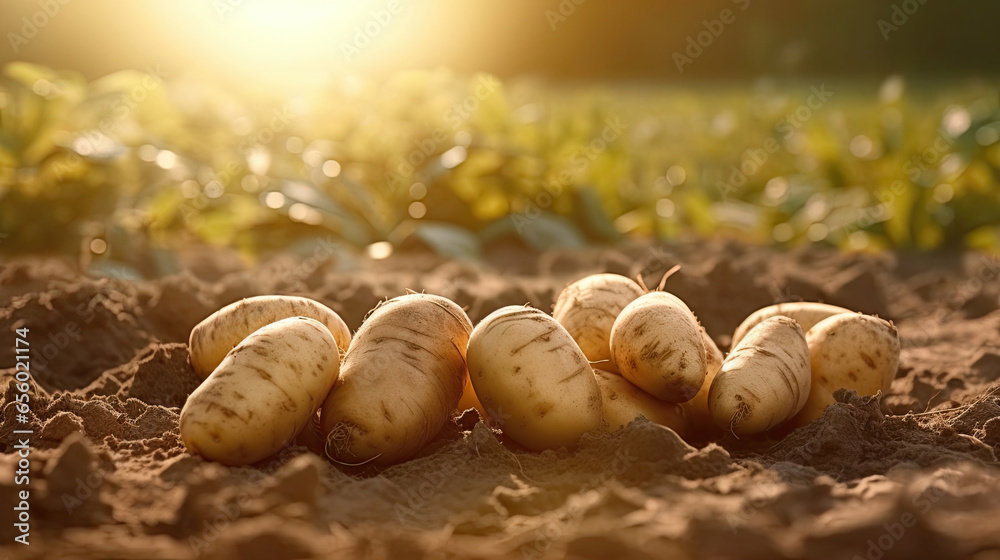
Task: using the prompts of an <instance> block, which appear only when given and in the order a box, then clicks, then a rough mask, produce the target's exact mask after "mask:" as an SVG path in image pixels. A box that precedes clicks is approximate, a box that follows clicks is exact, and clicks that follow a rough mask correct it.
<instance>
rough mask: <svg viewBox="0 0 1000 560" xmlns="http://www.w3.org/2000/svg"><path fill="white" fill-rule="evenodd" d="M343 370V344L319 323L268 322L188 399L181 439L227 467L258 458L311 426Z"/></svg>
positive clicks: (296, 319) (298, 320) (304, 320)
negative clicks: (341, 355) (338, 347)
mask: <svg viewBox="0 0 1000 560" xmlns="http://www.w3.org/2000/svg"><path fill="white" fill-rule="evenodd" d="M339 371H340V357H339V355H338V352H337V343H336V341H335V340H334V338H333V335H331V334H330V331H329V329H327V327H326V326H325V325H323V324H322V323H320V322H319V321H316V320H314V319H310V318H307V317H293V318H289V319H282V320H280V321H276V322H273V323H271V324H268V325H265V326H263V327H261V328H260V329H258V330H256V331H254V332H253V333H251V334H250V336H248V337H246V339H244V340H243V341H242V342H240V343H239V344H238V345H237V346H236V348H234V349H233V350H232V351H231V352H230V353H229V354H228V355H227V356H226V357H225V359H224V360H222V363H221V364H219V367H218V368H216V370H215V371H214V372H212V375H210V376H209V377H208V379H206V380H205V382H204V383H202V384H201V385H200V386H199V387H198V388H197V389H195V390H194V392H193V393H191V395H190V396H189V397H188V399H187V402H185V403H184V408H183V409H182V410H181V416H180V432H181V439H182V440H183V441H184V445H185V446H186V447H187V449H188V451H189V452H191V453H192V454H196V455H201V456H202V457H204V458H205V459H209V460H212V461H218V462H220V463H223V464H226V465H248V464H251V463H254V462H257V461H260V460H261V459H264V458H266V457H268V456H270V455H272V454H274V453H276V452H278V451H279V450H280V449H281V448H282V447H284V446H285V445H286V444H288V443H289V442H291V441H292V440H294V439H295V437H296V436H297V435H298V434H299V432H301V431H302V429H303V428H304V427H306V426H307V425H308V424H309V422H310V420H311V419H312V418H313V415H314V413H315V412H316V409H317V408H318V407H319V405H320V403H322V402H323V397H325V396H326V394H327V392H328V391H329V390H330V387H332V386H333V384H334V382H335V381H336V380H337V375H338V373H339Z"/></svg>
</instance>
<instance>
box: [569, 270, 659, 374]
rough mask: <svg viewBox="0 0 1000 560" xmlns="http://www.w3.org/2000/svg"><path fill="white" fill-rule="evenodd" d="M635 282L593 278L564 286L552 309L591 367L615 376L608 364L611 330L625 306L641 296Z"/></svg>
mask: <svg viewBox="0 0 1000 560" xmlns="http://www.w3.org/2000/svg"><path fill="white" fill-rule="evenodd" d="M643 293H644V292H643V289H642V288H640V287H639V285H638V284H636V283H635V282H634V281H632V280H630V279H628V278H626V277H624V276H621V275H618V274H593V275H591V276H587V277H586V278H583V279H581V280H577V281H576V282H573V283H572V284H570V285H568V286H566V288H564V289H563V291H562V292H560V294H559V298H558V299H557V300H556V303H555V306H554V307H553V308H552V318H553V319H555V320H556V321H559V324H561V325H562V326H563V327H565V328H566V331H567V332H569V334H570V336H572V337H573V340H575V341H576V343H577V345H578V346H579V347H580V350H583V354H584V355H585V356H587V359H588V360H590V361H591V363H595V362H596V363H597V364H596V366H597V367H598V368H600V369H603V370H606V371H612V372H616V371H617V368H616V367H615V365H614V364H613V363H611V327H612V326H613V325H614V324H615V319H616V318H618V314H619V313H621V311H622V309H625V306H626V305H628V304H630V303H632V301H633V300H634V299H635V298H637V297H639V296H641V295H642V294H643Z"/></svg>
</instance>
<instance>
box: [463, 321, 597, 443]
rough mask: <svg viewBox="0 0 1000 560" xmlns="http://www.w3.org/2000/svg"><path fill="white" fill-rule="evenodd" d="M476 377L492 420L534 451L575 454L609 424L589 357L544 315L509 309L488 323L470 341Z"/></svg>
mask: <svg viewBox="0 0 1000 560" xmlns="http://www.w3.org/2000/svg"><path fill="white" fill-rule="evenodd" d="M469 375H470V376H472V384H473V386H474V387H475V390H476V394H477V395H478V396H479V399H480V400H481V401H482V403H483V406H484V407H485V409H486V412H487V414H489V415H490V418H491V419H492V420H493V421H494V422H495V423H496V424H497V425H499V426H500V428H501V429H503V431H504V433H505V434H507V435H508V436H510V437H511V438H512V439H514V440H515V441H517V442H518V443H520V444H521V445H523V446H525V447H527V448H529V449H534V450H539V451H540V450H543V449H552V448H558V447H564V446H565V447H572V446H574V445H576V443H577V441H578V440H579V439H580V436H581V435H583V433H584V432H588V431H591V430H597V429H600V428H601V426H602V425H603V423H604V422H603V418H602V417H601V391H600V389H599V388H598V386H597V380H596V379H595V378H594V373H593V371H592V370H591V367H590V363H589V362H588V361H587V357H586V356H584V354H583V351H582V350H580V348H579V347H578V346H577V345H576V343H575V342H573V337H571V336H570V335H569V333H568V332H566V329H565V328H563V326H562V325H560V324H559V323H558V322H557V321H556V320H555V319H553V318H552V317H549V316H548V315H546V314H545V313H544V312H542V311H539V310H538V309H532V308H530V307H521V306H509V307H503V308H500V309H498V310H496V311H494V312H493V313H491V314H489V315H488V316H487V317H486V318H484V319H483V320H482V321H480V323H479V324H478V325H476V328H475V330H473V331H472V336H470V337H469Z"/></svg>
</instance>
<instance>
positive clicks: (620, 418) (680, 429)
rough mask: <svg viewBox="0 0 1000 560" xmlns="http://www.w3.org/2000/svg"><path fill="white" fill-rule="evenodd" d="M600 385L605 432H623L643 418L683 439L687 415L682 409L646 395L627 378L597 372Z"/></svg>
mask: <svg viewBox="0 0 1000 560" xmlns="http://www.w3.org/2000/svg"><path fill="white" fill-rule="evenodd" d="M594 375H595V376H597V385H598V386H599V387H600V388H601V410H602V411H603V412H604V422H605V426H604V427H605V429H607V430H608V431H612V432H613V431H615V430H618V429H621V428H624V427H625V426H627V425H628V424H629V423H631V422H632V421H633V420H635V419H636V418H638V417H640V416H644V417H645V418H646V419H647V420H649V421H651V422H656V423H657V424H660V425H662V426H666V427H668V428H670V429H671V430H673V431H675V432H677V434H678V435H680V436H681V437H683V436H684V432H685V423H684V412H683V410H682V409H681V405H677V404H671V403H666V402H663V401H661V400H660V399H658V398H656V397H654V396H652V395H650V394H649V393H646V392H645V391H643V390H642V389H639V388H638V387H636V386H635V385H632V384H631V383H629V382H628V380H626V379H625V378H624V377H622V376H620V375H618V374H615V373H611V372H608V371H602V370H599V369H595V370H594Z"/></svg>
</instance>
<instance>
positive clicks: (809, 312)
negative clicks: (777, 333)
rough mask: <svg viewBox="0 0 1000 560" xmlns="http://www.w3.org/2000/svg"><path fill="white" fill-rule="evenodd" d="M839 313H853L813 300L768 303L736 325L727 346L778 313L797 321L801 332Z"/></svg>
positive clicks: (734, 346) (731, 346)
mask: <svg viewBox="0 0 1000 560" xmlns="http://www.w3.org/2000/svg"><path fill="white" fill-rule="evenodd" d="M841 313H853V311H851V310H850V309H845V308H843V307H838V306H836V305H829V304H826V303H819V302H815V301H794V302H789V303H778V304H775V305H769V306H767V307H763V308H761V309H758V310H757V311H754V312H753V313H752V314H751V315H750V316H749V317H747V318H746V319H745V320H744V321H743V322H742V323H740V326H738V327H736V331H735V332H734V333H733V340H732V342H730V343H729V347H730V348H736V345H737V344H739V343H740V341H741V340H743V337H744V336H746V335H747V333H748V332H750V329H752V328H754V327H756V326H757V325H759V324H760V323H761V322H762V321H764V320H765V319H770V318H771V317H777V316H778V315H783V316H785V317H791V318H792V319H795V320H796V321H797V322H798V323H799V326H800V327H802V332H809V329H811V328H812V327H813V325H815V324H816V323H818V322H820V321H822V320H823V319H826V318H827V317H832V316H834V315H839V314H841Z"/></svg>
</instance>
